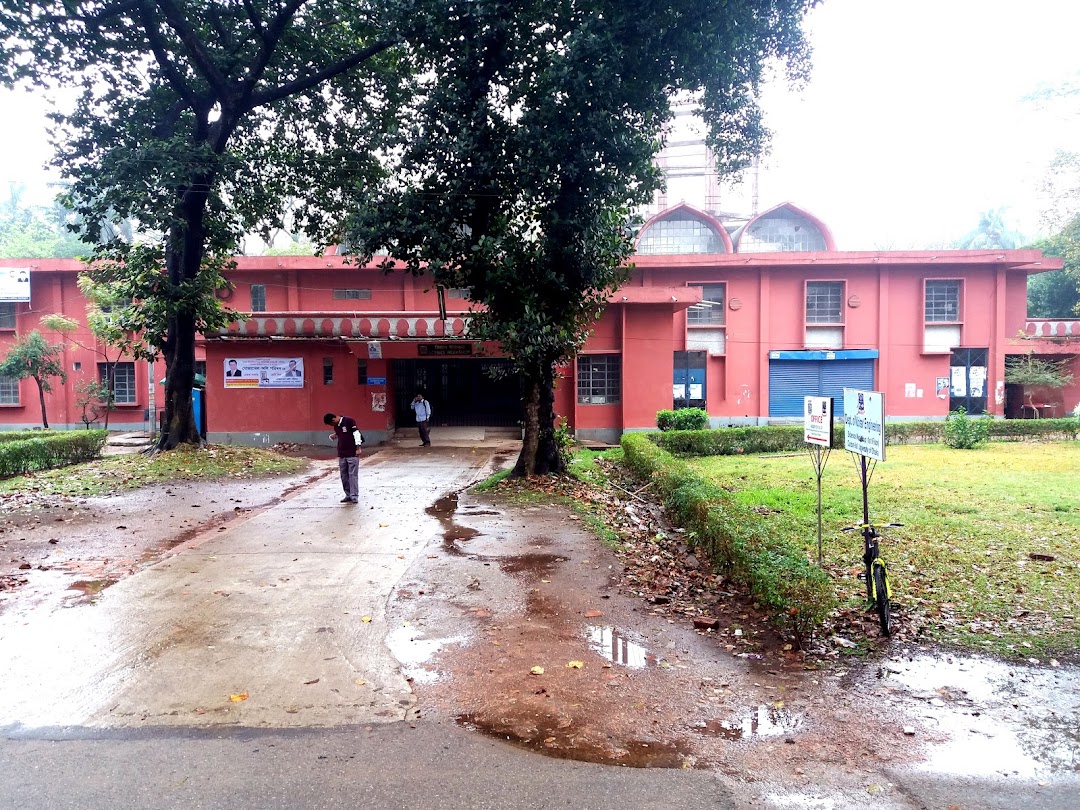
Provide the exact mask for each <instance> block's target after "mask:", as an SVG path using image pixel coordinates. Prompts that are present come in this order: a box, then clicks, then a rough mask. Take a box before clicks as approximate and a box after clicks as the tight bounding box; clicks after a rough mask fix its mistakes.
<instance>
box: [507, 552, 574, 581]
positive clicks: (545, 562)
mask: <svg viewBox="0 0 1080 810" xmlns="http://www.w3.org/2000/svg"><path fill="white" fill-rule="evenodd" d="M569 559H570V558H569V557H563V556H561V555H559V554H519V555H518V556H516V557H506V558H504V559H502V560H500V561H499V567H500V568H502V570H503V571H504V572H505V573H507V574H510V576H520V577H522V578H524V579H529V580H538V579H546V578H547V577H550V576H551V573H552V572H553V571H554V570H555V566H557V565H558V564H559V563H564V562H566V561H567V560H569Z"/></svg>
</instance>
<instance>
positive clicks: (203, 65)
mask: <svg viewBox="0 0 1080 810" xmlns="http://www.w3.org/2000/svg"><path fill="white" fill-rule="evenodd" d="M157 4H158V6H159V7H160V8H161V10H162V12H163V13H164V15H165V20H166V21H167V22H168V23H169V27H170V28H172V29H173V31H175V32H176V34H177V36H179V37H180V41H181V42H182V43H183V44H184V47H185V48H187V52H188V54H189V55H190V56H191V59H192V61H193V62H194V64H195V67H196V68H197V69H198V70H199V71H200V72H201V73H202V75H203V76H204V77H205V78H206V80H207V81H208V82H209V83H210V86H211V87H213V88H214V91H215V92H216V93H217V95H218V98H225V97H226V96H227V95H228V94H229V84H228V82H227V81H226V79H225V77H224V76H223V75H222V74H221V71H220V70H218V66H217V65H216V64H214V60H213V59H212V58H211V56H210V54H209V52H208V51H207V50H206V46H205V45H204V43H203V42H202V41H201V40H200V39H199V37H198V35H197V34H196V33H195V31H194V30H193V29H192V28H191V26H190V25H188V21H187V20H186V19H184V15H183V12H181V10H180V9H179V8H177V7H176V4H175V3H174V2H173V0H157Z"/></svg>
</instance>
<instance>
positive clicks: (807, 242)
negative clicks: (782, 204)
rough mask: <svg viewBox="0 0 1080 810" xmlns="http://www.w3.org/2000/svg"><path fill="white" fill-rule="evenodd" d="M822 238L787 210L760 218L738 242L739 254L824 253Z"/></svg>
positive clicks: (817, 232)
mask: <svg viewBox="0 0 1080 810" xmlns="http://www.w3.org/2000/svg"><path fill="white" fill-rule="evenodd" d="M825 248H826V245H825V237H824V235H823V234H822V233H821V230H820V229H819V228H818V227H817V226H816V225H815V224H814V223H813V222H811V221H810V220H809V219H807V218H806V217H804V216H801V215H800V214H798V213H796V212H795V211H792V210H790V209H788V208H781V209H779V210H776V211H773V212H772V213H769V214H762V216H761V217H759V218H758V219H755V220H753V221H752V222H751V223H750V225H749V227H747V229H746V232H745V233H743V235H742V236H741V237H740V238H739V252H740V253H765V252H773V251H784V252H802V251H812V250H825Z"/></svg>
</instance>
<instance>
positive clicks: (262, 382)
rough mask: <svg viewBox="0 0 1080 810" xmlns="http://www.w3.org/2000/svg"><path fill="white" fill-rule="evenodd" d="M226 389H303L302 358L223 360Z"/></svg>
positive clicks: (239, 358)
mask: <svg viewBox="0 0 1080 810" xmlns="http://www.w3.org/2000/svg"><path fill="white" fill-rule="evenodd" d="M224 365H225V387H226V388H303V387H304V360H303V358H302V357H237V358H229V359H227V360H225V363H224Z"/></svg>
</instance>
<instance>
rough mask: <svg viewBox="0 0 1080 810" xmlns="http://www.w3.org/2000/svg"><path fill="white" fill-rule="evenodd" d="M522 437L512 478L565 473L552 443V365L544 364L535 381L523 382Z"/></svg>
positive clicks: (553, 423) (553, 441) (553, 366)
mask: <svg viewBox="0 0 1080 810" xmlns="http://www.w3.org/2000/svg"><path fill="white" fill-rule="evenodd" d="M524 404H525V436H524V439H523V441H522V443H521V454H520V455H519V456H518V460H517V464H515V465H514V472H513V475H514V477H517V478H521V477H528V476H531V475H553V474H555V473H561V472H565V471H566V465H565V464H564V463H563V458H562V454H561V453H560V452H559V447H558V444H557V443H556V441H555V365H554V364H553V363H547V364H545V366H544V369H543V370H542V371H541V373H540V377H539V378H538V379H526V381H525V400H524Z"/></svg>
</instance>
